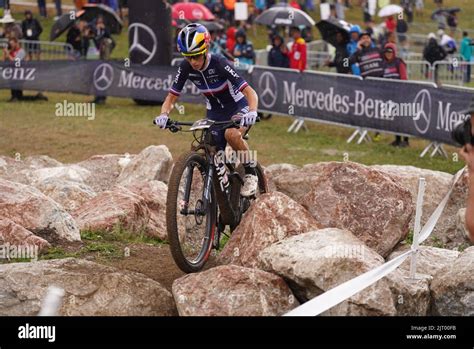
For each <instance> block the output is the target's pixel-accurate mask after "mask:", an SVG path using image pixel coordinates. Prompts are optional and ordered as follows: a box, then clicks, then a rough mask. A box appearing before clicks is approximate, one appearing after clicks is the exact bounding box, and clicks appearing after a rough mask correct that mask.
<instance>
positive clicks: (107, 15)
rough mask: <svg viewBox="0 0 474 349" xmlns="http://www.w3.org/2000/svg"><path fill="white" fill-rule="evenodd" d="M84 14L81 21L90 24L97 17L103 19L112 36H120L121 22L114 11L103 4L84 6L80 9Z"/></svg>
mask: <svg viewBox="0 0 474 349" xmlns="http://www.w3.org/2000/svg"><path fill="white" fill-rule="evenodd" d="M82 10H83V11H84V14H83V15H82V16H81V19H84V20H86V21H87V22H92V21H93V20H95V19H96V18H97V17H98V16H103V17H104V22H105V25H106V27H107V28H109V30H110V32H111V33H112V34H120V32H121V31H122V27H123V22H122V20H121V19H120V17H119V16H118V15H117V13H115V12H114V10H113V9H112V8H111V7H109V6H106V5H103V4H86V5H84V6H83V7H82Z"/></svg>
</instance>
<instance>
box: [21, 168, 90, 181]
mask: <svg viewBox="0 0 474 349" xmlns="http://www.w3.org/2000/svg"><path fill="white" fill-rule="evenodd" d="M25 171H27V174H28V176H29V178H30V183H31V184H32V185H35V183H37V182H44V181H45V180H48V179H51V178H55V179H61V180H66V181H72V182H79V183H84V182H85V181H86V180H87V179H88V178H89V177H90V176H92V172H90V171H89V170H86V169H85V168H83V167H81V166H78V165H65V166H58V167H46V168H40V169H38V170H33V171H28V170H25ZM25 171H22V172H25Z"/></svg>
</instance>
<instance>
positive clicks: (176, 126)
mask: <svg viewBox="0 0 474 349" xmlns="http://www.w3.org/2000/svg"><path fill="white" fill-rule="evenodd" d="M256 122H260V117H257V119H256ZM153 124H154V125H155V120H153ZM193 125H194V122H192V121H174V120H171V119H168V122H167V123H166V127H165V128H167V129H169V130H170V131H171V132H173V133H175V132H178V131H181V130H182V127H181V126H193ZM213 125H216V126H224V125H226V126H227V125H228V127H227V128H231V127H236V128H238V127H240V119H237V118H234V117H232V119H231V120H227V121H215V122H214V123H213Z"/></svg>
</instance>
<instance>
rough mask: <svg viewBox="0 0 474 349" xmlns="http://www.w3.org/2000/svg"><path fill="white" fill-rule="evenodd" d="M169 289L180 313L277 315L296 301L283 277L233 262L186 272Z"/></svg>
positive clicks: (294, 304) (184, 314) (197, 314)
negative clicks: (195, 271)
mask: <svg viewBox="0 0 474 349" xmlns="http://www.w3.org/2000/svg"><path fill="white" fill-rule="evenodd" d="M172 292H173V296H174V299H175V302H176V305H177V307H178V312H179V314H180V315H181V316H278V315H283V314H285V313H287V312H288V311H290V310H291V309H293V308H294V307H296V306H298V305H299V303H298V301H297V300H296V299H295V298H294V297H293V295H292V293H291V291H290V289H289V288H288V286H287V285H286V284H285V282H284V281H283V279H282V278H280V277H278V276H276V275H273V274H270V273H266V272H264V271H261V270H258V269H250V268H245V267H240V266H235V265H229V266H219V267H216V268H212V269H210V270H207V271H204V272H202V273H197V274H189V275H186V276H184V277H182V278H180V279H177V280H175V281H174V283H173V287H172Z"/></svg>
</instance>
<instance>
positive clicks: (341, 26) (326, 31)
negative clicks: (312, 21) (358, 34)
mask: <svg viewBox="0 0 474 349" xmlns="http://www.w3.org/2000/svg"><path fill="white" fill-rule="evenodd" d="M316 27H317V28H318V29H319V32H320V33H321V36H322V37H323V40H324V41H326V42H328V43H330V44H331V45H333V46H337V45H340V44H341V43H338V42H337V40H336V35H337V33H341V34H342V37H343V40H344V41H343V42H342V43H344V44H345V43H348V42H349V40H350V34H349V32H350V30H351V25H350V24H349V23H347V22H346V21H342V20H338V19H327V20H323V21H319V22H318V23H317V24H316Z"/></svg>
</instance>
